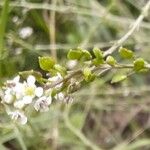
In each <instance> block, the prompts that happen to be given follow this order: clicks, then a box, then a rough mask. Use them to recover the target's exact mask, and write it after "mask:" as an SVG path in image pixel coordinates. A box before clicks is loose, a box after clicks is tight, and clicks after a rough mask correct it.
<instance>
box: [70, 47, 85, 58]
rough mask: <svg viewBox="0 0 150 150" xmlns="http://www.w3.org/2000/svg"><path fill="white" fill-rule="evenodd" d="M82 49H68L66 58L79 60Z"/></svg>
mask: <svg viewBox="0 0 150 150" xmlns="http://www.w3.org/2000/svg"><path fill="white" fill-rule="evenodd" d="M82 54H83V53H82V50H80V49H77V50H72V49H71V50H69V52H68V54H67V58H68V59H71V60H79V59H80V58H81V57H82Z"/></svg>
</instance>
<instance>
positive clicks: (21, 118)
mask: <svg viewBox="0 0 150 150" xmlns="http://www.w3.org/2000/svg"><path fill="white" fill-rule="evenodd" d="M8 115H9V116H10V117H11V119H12V120H14V121H17V122H19V123H20V124H23V125H24V124H26V123H27V117H26V116H25V115H24V113H22V112H20V111H18V110H17V111H14V112H9V113H8Z"/></svg>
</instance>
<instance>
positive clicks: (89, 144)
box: [64, 107, 102, 150]
mask: <svg viewBox="0 0 150 150" xmlns="http://www.w3.org/2000/svg"><path fill="white" fill-rule="evenodd" d="M68 111H69V108H68V107H66V111H65V114H64V121H65V124H66V126H67V127H68V129H69V130H70V131H72V132H73V133H74V134H75V135H76V136H77V137H78V138H79V139H80V140H81V141H82V142H83V143H84V144H85V145H86V146H87V147H90V148H91V149H92V150H102V149H101V148H99V147H98V146H97V145H96V144H94V143H92V142H91V141H90V140H89V139H87V138H86V137H85V135H84V134H83V133H82V132H81V131H80V130H78V129H77V128H75V127H74V126H73V125H72V124H71V122H70V120H69V118H68Z"/></svg>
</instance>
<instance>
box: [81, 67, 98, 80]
mask: <svg viewBox="0 0 150 150" xmlns="http://www.w3.org/2000/svg"><path fill="white" fill-rule="evenodd" d="M83 75H84V79H85V81H87V82H90V81H93V80H94V79H95V75H93V74H92V71H91V69H90V68H88V67H86V68H84V70H83Z"/></svg>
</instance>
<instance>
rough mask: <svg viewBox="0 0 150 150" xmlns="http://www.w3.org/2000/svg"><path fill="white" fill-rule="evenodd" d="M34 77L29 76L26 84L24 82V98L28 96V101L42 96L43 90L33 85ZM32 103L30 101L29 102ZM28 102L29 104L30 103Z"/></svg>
mask: <svg viewBox="0 0 150 150" xmlns="http://www.w3.org/2000/svg"><path fill="white" fill-rule="evenodd" d="M35 81H36V79H35V77H34V76H32V75H30V76H29V77H28V78H27V82H24V91H23V93H24V96H25V97H26V96H28V99H29V97H30V99H33V98H34V97H35V96H37V97H41V96H42V95H43V88H42V87H36V85H35ZM31 102H32V100H31ZM31 102H30V103H31Z"/></svg>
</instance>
